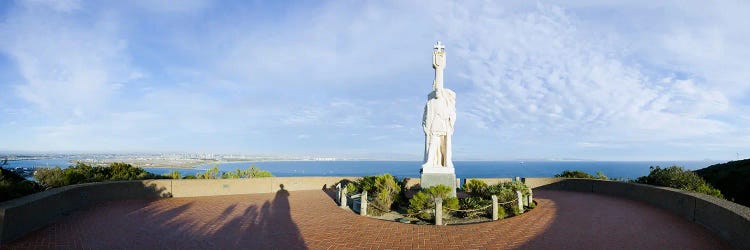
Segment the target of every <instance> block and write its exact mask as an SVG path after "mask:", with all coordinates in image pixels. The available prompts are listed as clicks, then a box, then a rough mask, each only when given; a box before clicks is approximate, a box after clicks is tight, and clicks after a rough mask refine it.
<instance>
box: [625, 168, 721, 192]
mask: <svg viewBox="0 0 750 250" xmlns="http://www.w3.org/2000/svg"><path fill="white" fill-rule="evenodd" d="M650 169H651V171H650V173H649V174H648V175H647V176H641V177H638V179H636V180H635V182H637V183H643V184H649V185H656V186H663V187H671V188H677V189H682V190H686V191H691V192H696V193H703V194H707V195H711V196H715V197H719V198H723V196H722V195H721V191H719V190H718V189H715V188H713V187H711V185H709V184H708V183H707V182H706V181H705V180H703V178H701V177H700V176H699V175H697V174H696V173H694V172H693V171H688V170H685V169H683V168H682V167H678V166H671V167H668V168H661V167H659V166H656V167H653V166H652V167H650Z"/></svg>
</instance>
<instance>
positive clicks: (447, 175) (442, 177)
mask: <svg viewBox="0 0 750 250" xmlns="http://www.w3.org/2000/svg"><path fill="white" fill-rule="evenodd" d="M420 177H421V179H420V181H419V186H420V187H422V188H423V189H425V188H429V187H432V186H437V185H441V184H442V185H445V186H447V187H449V188H451V196H452V197H456V171H455V169H454V168H446V167H423V168H422V174H421V176H420Z"/></svg>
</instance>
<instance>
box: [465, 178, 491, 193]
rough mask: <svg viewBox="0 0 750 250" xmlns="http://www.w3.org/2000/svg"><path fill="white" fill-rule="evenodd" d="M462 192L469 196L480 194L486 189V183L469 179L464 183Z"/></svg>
mask: <svg viewBox="0 0 750 250" xmlns="http://www.w3.org/2000/svg"><path fill="white" fill-rule="evenodd" d="M463 188H464V192H466V193H467V194H469V195H470V196H480V195H482V194H483V193H484V192H486V190H487V183H485V182H484V181H481V180H474V179H471V180H469V181H467V182H466V183H464V187H463Z"/></svg>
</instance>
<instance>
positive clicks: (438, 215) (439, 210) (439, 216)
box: [435, 198, 443, 226]
mask: <svg viewBox="0 0 750 250" xmlns="http://www.w3.org/2000/svg"><path fill="white" fill-rule="evenodd" d="M435 225H437V226H442V225H443V199H442V198H436V199H435Z"/></svg>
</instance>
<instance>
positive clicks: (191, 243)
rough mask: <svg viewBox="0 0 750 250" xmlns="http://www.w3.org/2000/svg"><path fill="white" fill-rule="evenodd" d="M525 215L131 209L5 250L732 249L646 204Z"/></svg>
mask: <svg viewBox="0 0 750 250" xmlns="http://www.w3.org/2000/svg"><path fill="white" fill-rule="evenodd" d="M535 195H536V198H537V202H538V204H539V206H538V207H537V208H536V209H534V210H532V211H530V212H528V213H525V214H523V215H521V216H517V217H513V218H508V219H504V220H501V221H496V222H489V223H479V224H470V225H460V226H443V227H437V226H428V225H408V224H400V223H396V222H388V221H381V220H376V219H372V218H364V217H360V216H358V215H355V214H354V213H352V212H351V211H348V210H344V209H340V208H338V207H337V206H336V205H335V204H334V203H333V201H332V199H331V198H330V196H329V195H327V194H326V193H324V192H323V191H294V192H291V193H289V192H285V191H282V192H279V193H277V194H254V195H233V196H215V197H196V198H171V199H161V200H156V201H144V200H127V201H117V202H110V203H105V204H101V205H98V206H94V207H91V208H88V209H84V210H80V211H77V212H74V213H72V214H70V215H69V216H66V217H64V218H61V219H60V220H59V221H58V222H56V223H55V224H53V225H50V226H48V227H46V228H43V229H41V230H38V231H36V232H34V233H31V234H29V235H27V236H26V237H24V238H22V239H20V240H17V241H15V242H12V243H11V244H9V245H5V246H3V247H2V248H4V249H7V248H11V249H14V248H19V249H26V248H63V249H69V248H76V249H79V248H85V249H111V248H131V249H155V248H160V249H161V248H167V249H185V248H187V249H237V248H248V249H302V248H311V249H332V248H370V249H414V248H421V249H428V248H430V249H432V248H434V249H439V248H450V249H459V248H460V249H464V248H472V249H474V248H491V249H505V248H544V249H549V248H553V249H592V248H593V249H612V248H617V249H621V248H627V249H723V248H729V245H728V244H727V243H726V242H725V241H722V240H721V239H719V238H718V237H717V236H716V235H714V234H712V233H710V232H709V231H707V230H706V229H704V228H702V227H701V226H699V225H697V224H694V223H692V222H689V221H687V220H684V219H682V218H680V217H677V216H675V215H672V214H670V213H668V212H667V211H666V210H662V209H658V208H655V207H652V206H649V205H647V204H645V203H640V202H634V201H630V200H625V199H620V198H615V197H609V196H602V195H597V194H591V193H577V192H565V191H544V190H540V191H537V192H535Z"/></svg>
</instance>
